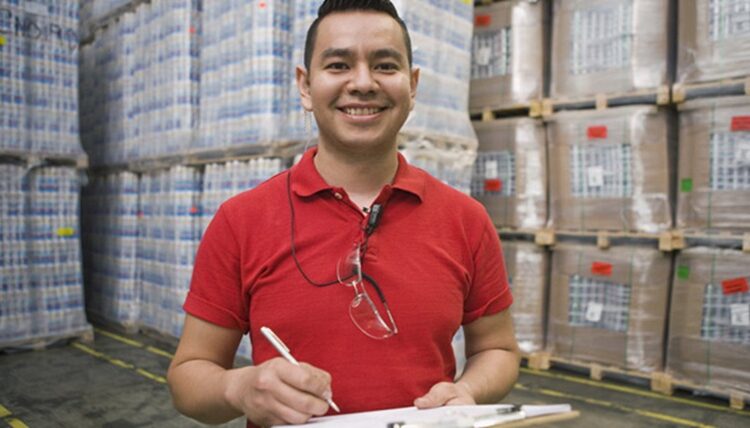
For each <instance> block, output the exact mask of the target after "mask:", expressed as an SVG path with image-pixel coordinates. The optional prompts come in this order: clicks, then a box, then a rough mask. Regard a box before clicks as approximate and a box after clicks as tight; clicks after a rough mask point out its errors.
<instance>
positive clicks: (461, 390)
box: [414, 382, 476, 409]
mask: <svg viewBox="0 0 750 428" xmlns="http://www.w3.org/2000/svg"><path fill="white" fill-rule="evenodd" d="M462 404H476V402H475V401H474V397H473V396H472V395H471V392H470V391H469V388H468V386H466V385H465V384H463V383H461V382H459V383H452V382H440V383H436V384H435V385H433V386H432V388H430V391H429V392H428V393H427V394H425V395H423V396H421V397H419V398H417V399H416V400H414V406H416V407H417V408H418V409H430V408H433V407H440V406H458V405H462Z"/></svg>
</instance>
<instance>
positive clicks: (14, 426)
mask: <svg viewBox="0 0 750 428" xmlns="http://www.w3.org/2000/svg"><path fill="white" fill-rule="evenodd" d="M5 422H7V423H8V425H10V426H11V428H29V426H28V425H26V424H25V423H23V422H22V421H21V420H20V419H16V418H13V419H8V420H6V421H5Z"/></svg>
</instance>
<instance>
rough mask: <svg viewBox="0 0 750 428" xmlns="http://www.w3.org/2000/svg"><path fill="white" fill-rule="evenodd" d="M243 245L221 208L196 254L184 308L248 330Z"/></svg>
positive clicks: (208, 319)
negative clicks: (242, 259) (242, 270)
mask: <svg viewBox="0 0 750 428" xmlns="http://www.w3.org/2000/svg"><path fill="white" fill-rule="evenodd" d="M240 266H241V264H240V246H239V244H238V241H237V237H236V235H235V234H234V232H233V230H232V227H231V225H230V223H229V221H228V219H227V216H226V213H225V211H224V210H223V209H222V208H219V210H218V211H217V213H216V215H215V216H214V219H213V220H212V221H211V223H210V224H209V226H208V228H207V229H206V232H205V233H204V234H203V238H202V239H201V243H200V246H199V247H198V253H197V254H196V256H195V264H194V266H193V276H192V280H191V282H190V291H189V292H188V295H187V298H186V299H185V304H184V306H183V309H185V312H187V313H189V314H190V315H193V316H195V317H198V318H200V319H202V320H204V321H207V322H210V323H212V324H216V325H219V326H221V327H226V328H232V329H238V330H242V331H243V332H246V331H247V329H248V327H249V323H248V321H247V320H248V317H247V311H248V309H247V307H248V305H247V301H246V299H245V297H244V296H243V293H242V279H241V278H242V277H241V271H240Z"/></svg>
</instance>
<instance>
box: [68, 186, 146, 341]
mask: <svg viewBox="0 0 750 428" xmlns="http://www.w3.org/2000/svg"><path fill="white" fill-rule="evenodd" d="M81 205H82V207H83V212H82V215H83V218H82V220H83V221H82V224H83V225H84V234H83V237H84V239H83V256H84V258H83V261H84V274H85V282H86V308H87V310H88V311H89V312H90V313H94V314H96V315H97V316H99V317H101V318H105V319H107V320H110V321H113V322H117V323H121V324H124V325H130V326H134V325H136V323H137V322H138V320H139V315H140V291H139V289H140V287H139V284H138V282H139V280H138V275H137V270H136V269H137V263H136V261H137V254H136V252H137V251H136V250H137V243H138V212H139V211H140V207H139V204H138V176H137V175H136V174H134V173H131V172H120V173H113V174H109V175H97V176H93V177H91V179H90V180H89V183H88V185H87V186H86V187H85V188H84V192H83V195H82V204H81Z"/></svg>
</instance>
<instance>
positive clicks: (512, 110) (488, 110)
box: [469, 100, 542, 122]
mask: <svg viewBox="0 0 750 428" xmlns="http://www.w3.org/2000/svg"><path fill="white" fill-rule="evenodd" d="M524 116H528V117H542V101H541V100H532V101H529V102H528V103H519V104H510V105H505V106H490V107H485V108H483V109H481V110H471V112H470V114H469V117H470V118H471V120H473V121H482V122H490V121H493V120H496V119H502V118H508V117H524Z"/></svg>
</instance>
